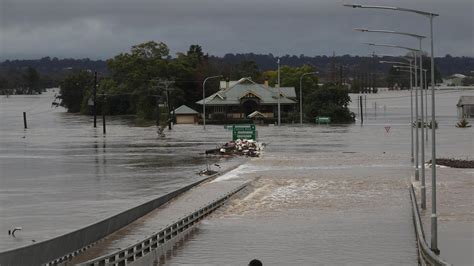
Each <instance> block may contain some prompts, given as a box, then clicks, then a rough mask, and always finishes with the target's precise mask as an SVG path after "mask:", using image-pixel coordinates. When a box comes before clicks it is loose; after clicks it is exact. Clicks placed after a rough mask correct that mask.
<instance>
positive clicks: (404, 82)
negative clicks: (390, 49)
mask: <svg viewBox="0 0 474 266" xmlns="http://www.w3.org/2000/svg"><path fill="white" fill-rule="evenodd" d="M386 80H387V86H388V87H389V88H390V89H395V88H397V87H398V88H400V89H402V90H404V89H410V74H409V72H406V71H399V70H397V69H396V68H394V67H391V68H390V70H389V72H388V75H387V79H386ZM413 81H414V80H413ZM413 84H415V83H414V82H413Z"/></svg>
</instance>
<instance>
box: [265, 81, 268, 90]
mask: <svg viewBox="0 0 474 266" xmlns="http://www.w3.org/2000/svg"><path fill="white" fill-rule="evenodd" d="M264 85H265V88H267V89H268V79H265V83H264Z"/></svg>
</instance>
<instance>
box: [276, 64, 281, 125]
mask: <svg viewBox="0 0 474 266" xmlns="http://www.w3.org/2000/svg"><path fill="white" fill-rule="evenodd" d="M280 87H281V86H280V58H278V98H277V99H278V126H280V125H281V115H280V111H281V107H280V96H281V88H280Z"/></svg>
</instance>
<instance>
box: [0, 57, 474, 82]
mask: <svg viewBox="0 0 474 266" xmlns="http://www.w3.org/2000/svg"><path fill="white" fill-rule="evenodd" d="M208 59H209V60H210V61H211V62H214V63H216V64H228V65H235V64H239V63H241V62H244V61H253V62H255V63H256V65H257V66H258V68H259V69H260V70H261V71H267V70H274V69H276V61H277V57H276V56H274V55H273V54H254V53H237V54H232V53H229V54H226V55H224V56H223V57H218V56H208ZM384 59H396V58H390V57H385V58H384ZM379 60H380V58H375V59H374V58H373V57H371V56H351V55H336V56H325V55H322V56H306V55H303V54H301V55H299V56H296V55H285V56H282V57H280V61H281V64H282V65H288V66H291V67H299V66H303V65H312V66H314V67H316V68H317V69H318V70H319V71H320V72H321V75H322V76H323V78H327V79H331V78H332V76H333V75H334V73H333V72H334V70H333V68H334V66H336V68H337V67H338V66H344V71H345V72H347V75H348V76H350V77H354V76H356V75H357V74H355V73H356V72H368V71H370V72H375V73H377V74H378V75H386V74H387V73H388V72H389V69H390V66H389V65H386V64H380V63H379V62H378V61H379ZM435 64H436V66H437V68H438V70H439V72H440V74H441V76H442V77H447V76H450V75H452V74H456V73H459V74H464V75H466V76H469V75H471V74H472V73H471V71H472V70H473V69H474V58H473V57H453V56H451V55H449V54H448V55H446V56H444V57H437V58H435ZM28 67H32V68H34V69H35V70H36V71H37V72H38V73H39V74H40V75H41V76H42V77H44V78H45V79H49V80H53V81H56V83H57V82H58V81H59V80H60V79H61V78H62V77H64V76H65V75H67V74H68V73H70V72H71V71H74V70H79V69H84V70H87V69H88V70H90V71H92V72H95V71H97V72H100V73H107V72H108V68H107V63H106V61H104V60H91V59H89V58H85V59H72V58H66V59H58V58H56V57H54V58H50V57H44V58H41V59H38V60H6V61H4V62H1V63H0V76H6V75H7V74H9V73H19V72H22V71H24V70H26V69H27V68H28Z"/></svg>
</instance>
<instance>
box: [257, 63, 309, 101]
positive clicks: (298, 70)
mask: <svg viewBox="0 0 474 266" xmlns="http://www.w3.org/2000/svg"><path fill="white" fill-rule="evenodd" d="M315 71H316V69H314V67H313V66H310V65H304V66H301V67H289V66H282V67H281V68H280V82H281V87H294V88H295V89H296V98H297V100H298V101H299V98H300V97H299V95H300V90H299V89H300V78H301V75H303V74H305V73H310V72H315ZM263 77H264V78H265V79H268V83H269V85H270V86H272V87H274V86H276V84H277V83H278V71H273V70H270V71H265V72H264V73H263ZM302 85H303V96H305V95H308V94H310V93H311V92H312V90H314V89H316V88H318V77H317V75H305V76H304V77H303V80H302ZM305 97H306V96H305Z"/></svg>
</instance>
